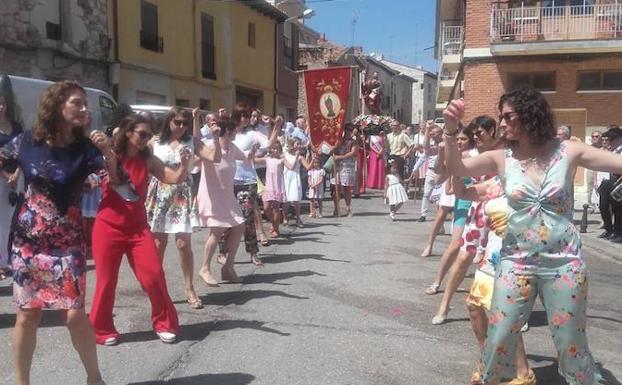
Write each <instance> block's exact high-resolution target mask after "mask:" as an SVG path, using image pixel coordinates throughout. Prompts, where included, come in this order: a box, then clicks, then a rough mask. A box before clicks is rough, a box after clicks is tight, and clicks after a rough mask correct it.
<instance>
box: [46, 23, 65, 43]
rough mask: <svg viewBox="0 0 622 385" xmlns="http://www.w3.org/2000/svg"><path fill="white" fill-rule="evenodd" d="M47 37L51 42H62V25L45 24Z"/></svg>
mask: <svg viewBox="0 0 622 385" xmlns="http://www.w3.org/2000/svg"><path fill="white" fill-rule="evenodd" d="M45 36H46V37H47V38H48V39H50V40H61V39H62V30H61V28H60V24H56V23H50V22H49V21H47V22H46V23H45Z"/></svg>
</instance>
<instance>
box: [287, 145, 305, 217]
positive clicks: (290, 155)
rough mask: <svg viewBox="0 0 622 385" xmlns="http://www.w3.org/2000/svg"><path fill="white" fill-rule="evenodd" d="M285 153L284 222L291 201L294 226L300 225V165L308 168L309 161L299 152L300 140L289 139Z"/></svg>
mask: <svg viewBox="0 0 622 385" xmlns="http://www.w3.org/2000/svg"><path fill="white" fill-rule="evenodd" d="M284 155H285V160H286V162H285V170H284V171H283V181H284V183H285V198H286V202H285V207H283V214H284V215H283V217H284V221H283V222H284V223H285V224H287V223H288V219H287V218H288V216H289V213H288V209H289V203H293V205H294V212H295V213H296V226H298V227H302V220H301V219H300V201H301V200H302V181H301V179H300V166H301V165H303V166H304V167H306V168H309V163H308V162H307V160H306V159H305V158H304V156H302V155H301V154H300V141H299V140H298V139H294V140H291V141H290V142H289V144H288V151H287V152H286V153H285V154H284Z"/></svg>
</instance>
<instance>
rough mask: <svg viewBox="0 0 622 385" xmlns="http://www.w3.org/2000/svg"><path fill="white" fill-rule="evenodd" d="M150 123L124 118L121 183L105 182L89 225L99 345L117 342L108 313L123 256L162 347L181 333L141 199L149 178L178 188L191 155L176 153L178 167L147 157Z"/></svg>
mask: <svg viewBox="0 0 622 385" xmlns="http://www.w3.org/2000/svg"><path fill="white" fill-rule="evenodd" d="M149 123H150V120H149V119H148V118H145V117H143V116H140V115H130V116H128V117H126V118H124V119H123V120H122V121H121V124H120V125H119V129H118V131H117V133H116V135H115V142H114V146H113V147H114V152H113V153H112V154H111V155H110V156H112V157H115V158H116V159H117V164H118V167H117V170H118V171H117V175H118V178H119V180H120V181H122V182H123V183H117V184H111V183H104V186H103V196H102V201H101V203H100V206H99V212H98V213H97V217H96V218H95V224H94V226H93V259H94V260H95V276H96V277H97V282H96V284H95V293H94V294H93V304H92V306H91V313H90V319H91V323H92V324H93V327H94V328H95V336H96V339H97V343H98V344H102V345H106V346H111V345H116V344H117V343H118V342H119V332H118V331H117V329H116V328H115V326H114V321H113V317H112V309H113V306H114V299H115V290H116V287H117V280H118V278H119V266H120V265H121V259H122V258H123V254H125V255H127V258H128V262H129V264H130V267H131V268H132V270H133V271H134V274H135V275H136V278H137V279H138V281H139V282H140V285H141V287H142V288H143V290H144V291H145V292H146V293H147V295H148V296H149V301H150V302H151V321H152V325H153V329H154V330H155V332H156V334H157V335H158V337H159V338H160V340H162V342H164V343H172V342H174V341H175V339H176V337H177V333H178V331H179V322H178V319H177V311H176V310H175V306H174V305H173V301H172V300H171V297H170V296H169V294H168V290H167V288H166V280H165V278H164V271H163V270H162V263H161V260H160V258H159V254H158V249H157V247H156V244H155V241H154V238H153V234H152V233H151V230H150V228H149V224H148V222H147V214H146V211H145V198H146V195H147V187H148V184H149V174H151V175H153V176H154V177H155V178H157V179H158V180H161V181H162V182H164V183H170V184H177V183H180V182H182V181H184V180H185V178H186V177H187V175H188V164H189V162H190V159H191V157H192V153H191V152H190V151H189V150H188V149H187V148H184V147H180V148H178V149H177V152H178V153H179V155H178V159H180V164H181V165H180V166H179V167H176V168H171V167H168V166H166V165H165V164H164V163H163V162H162V161H161V160H160V158H158V157H156V156H153V155H151V151H150V150H149V145H148V143H149V139H151V137H152V134H151V127H150V125H149Z"/></svg>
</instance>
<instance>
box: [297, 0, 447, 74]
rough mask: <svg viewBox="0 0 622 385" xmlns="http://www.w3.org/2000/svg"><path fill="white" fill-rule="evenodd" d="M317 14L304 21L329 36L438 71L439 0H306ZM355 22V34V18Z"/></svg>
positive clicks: (308, 5)
mask: <svg viewBox="0 0 622 385" xmlns="http://www.w3.org/2000/svg"><path fill="white" fill-rule="evenodd" d="M306 6H307V8H311V9H313V10H314V11H315V16H313V17H312V18H310V19H308V20H305V24H306V25H308V26H310V27H311V28H313V29H314V30H316V31H318V32H320V33H322V32H323V33H325V34H326V39H328V40H329V41H332V42H335V43H338V44H341V45H344V46H362V47H363V52H364V53H365V54H371V53H381V54H383V55H384V57H385V58H386V59H389V60H391V61H395V62H398V63H403V64H408V65H422V66H423V67H424V68H425V69H427V70H428V71H431V72H437V70H438V68H437V62H436V60H435V59H434V49H433V48H431V47H433V46H434V25H435V17H436V0H306ZM353 17H354V20H355V21H356V23H355V24H354V33H353V28H352V20H353Z"/></svg>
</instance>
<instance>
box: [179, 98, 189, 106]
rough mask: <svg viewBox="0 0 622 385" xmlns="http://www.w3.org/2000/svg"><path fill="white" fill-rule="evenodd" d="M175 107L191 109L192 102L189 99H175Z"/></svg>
mask: <svg viewBox="0 0 622 385" xmlns="http://www.w3.org/2000/svg"><path fill="white" fill-rule="evenodd" d="M175 105H176V106H178V107H190V100H188V99H175Z"/></svg>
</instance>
